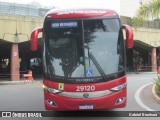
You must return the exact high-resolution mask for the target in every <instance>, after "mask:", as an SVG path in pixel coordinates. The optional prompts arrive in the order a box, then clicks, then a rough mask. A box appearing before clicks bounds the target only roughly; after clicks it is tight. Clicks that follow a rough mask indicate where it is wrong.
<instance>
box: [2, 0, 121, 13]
mask: <svg viewBox="0 0 160 120" xmlns="http://www.w3.org/2000/svg"><path fill="white" fill-rule="evenodd" d="M0 1H3V2H12V3H14V2H16V3H25V4H28V3H31V2H38V3H40V4H41V6H55V7H56V8H60V9H61V8H88V7H89V8H108V9H114V10H116V11H117V12H118V13H120V0H0Z"/></svg>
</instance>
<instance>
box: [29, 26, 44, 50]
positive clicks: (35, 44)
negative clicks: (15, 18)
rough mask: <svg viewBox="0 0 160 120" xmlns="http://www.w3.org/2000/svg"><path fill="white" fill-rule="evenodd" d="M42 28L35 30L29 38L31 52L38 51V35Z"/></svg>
mask: <svg viewBox="0 0 160 120" xmlns="http://www.w3.org/2000/svg"><path fill="white" fill-rule="evenodd" d="M42 30H43V28H35V29H34V30H33V31H32V33H31V36H30V40H31V50H32V51H36V50H37V49H38V34H39V33H40V32H42Z"/></svg>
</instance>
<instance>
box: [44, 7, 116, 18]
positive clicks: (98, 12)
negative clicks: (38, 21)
mask: <svg viewBox="0 0 160 120" xmlns="http://www.w3.org/2000/svg"><path fill="white" fill-rule="evenodd" d="M109 16H110V17H112V16H118V14H117V12H116V11H114V10H108V9H53V10H50V11H49V12H47V14H46V16H45V17H47V18H93V17H109Z"/></svg>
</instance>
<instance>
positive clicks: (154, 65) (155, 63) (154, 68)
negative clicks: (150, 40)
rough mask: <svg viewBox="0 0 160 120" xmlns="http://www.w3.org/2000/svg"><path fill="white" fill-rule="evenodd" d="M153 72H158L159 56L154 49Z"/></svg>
mask: <svg viewBox="0 0 160 120" xmlns="http://www.w3.org/2000/svg"><path fill="white" fill-rule="evenodd" d="M152 72H157V54H156V48H155V47H154V48H152Z"/></svg>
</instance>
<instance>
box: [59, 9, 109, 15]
mask: <svg viewBox="0 0 160 120" xmlns="http://www.w3.org/2000/svg"><path fill="white" fill-rule="evenodd" d="M83 13H90V14H101V13H106V11H105V10H79V11H64V12H58V13H57V15H64V14H83Z"/></svg>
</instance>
